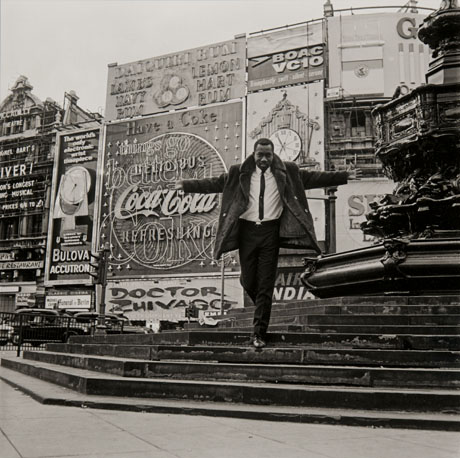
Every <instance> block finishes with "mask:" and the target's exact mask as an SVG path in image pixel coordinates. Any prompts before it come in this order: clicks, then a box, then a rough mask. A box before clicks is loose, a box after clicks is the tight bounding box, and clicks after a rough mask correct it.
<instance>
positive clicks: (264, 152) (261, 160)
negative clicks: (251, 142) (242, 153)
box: [254, 145, 273, 172]
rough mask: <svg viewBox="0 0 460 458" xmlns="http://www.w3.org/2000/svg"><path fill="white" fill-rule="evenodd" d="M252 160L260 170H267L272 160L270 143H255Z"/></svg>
mask: <svg viewBox="0 0 460 458" xmlns="http://www.w3.org/2000/svg"><path fill="white" fill-rule="evenodd" d="M254 160H255V162H256V165H257V167H259V169H260V170H263V171H264V172H265V170H267V169H268V168H269V167H270V165H271V163H272V162H273V150H272V147H271V146H270V145H257V147H256V149H255V151H254Z"/></svg>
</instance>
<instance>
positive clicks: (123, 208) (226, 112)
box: [100, 103, 241, 279]
mask: <svg viewBox="0 0 460 458" xmlns="http://www.w3.org/2000/svg"><path fill="white" fill-rule="evenodd" d="M232 105H237V106H236V107H235V106H232ZM233 114H235V115H236V119H232V118H234V116H233ZM240 115H241V104H239V103H238V104H231V105H226V106H225V107H224V108H222V109H221V108H219V107H217V108H212V109H211V108H206V109H202V110H195V112H193V111H191V112H182V113H177V114H171V115H166V116H156V117H152V118H144V119H142V120H139V121H136V123H134V122H124V123H118V124H112V125H109V126H108V127H107V141H106V149H105V156H106V157H105V167H104V182H103V190H102V196H103V197H102V209H101V231H100V232H101V234H100V237H101V240H100V243H105V242H109V246H110V247H111V249H110V266H109V270H110V271H111V272H112V273H113V278H115V279H116V278H119V277H134V278H142V277H145V276H149V275H158V274H162V273H163V274H168V275H169V274H186V273H200V274H204V273H206V272H218V271H219V266H217V265H216V263H215V261H214V260H213V256H212V252H213V244H214V239H215V235H216V230H217V221H218V212H219V204H220V195H219V194H184V193H183V192H182V191H176V190H174V184H175V182H176V181H177V180H182V179H191V178H209V177H212V176H218V175H220V174H221V173H223V172H225V171H226V170H227V167H226V164H225V162H227V163H228V162H229V157H232V158H234V157H235V152H238V151H239V153H240V148H241V146H240V145H241V120H239V118H240ZM223 119H225V120H226V121H225V122H222V120H223ZM200 122H201V123H202V124H200ZM194 123H195V124H194ZM216 127H217V128H216ZM168 128H171V132H167V131H168ZM187 130H188V132H187ZM165 131H166V132H165ZM195 132H196V133H195ZM197 133H200V135H197ZM206 137H207V138H206ZM208 139H209V140H208ZM222 142H224V143H225V146H222V145H223V144H224V143H222ZM214 144H216V146H217V144H218V145H219V150H222V151H223V154H219V153H218V152H217V149H216V147H215V146H214ZM223 156H224V157H223ZM224 159H226V160H225V162H224ZM110 276H111V275H110V274H109V278H110Z"/></svg>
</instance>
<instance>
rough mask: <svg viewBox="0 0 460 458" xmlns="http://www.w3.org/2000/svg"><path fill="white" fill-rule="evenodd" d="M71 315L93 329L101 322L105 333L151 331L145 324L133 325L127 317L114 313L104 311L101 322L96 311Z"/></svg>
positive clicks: (145, 332)
mask: <svg viewBox="0 0 460 458" xmlns="http://www.w3.org/2000/svg"><path fill="white" fill-rule="evenodd" d="M73 317H74V319H75V320H76V322H77V323H85V324H86V325H87V326H92V327H93V329H95V328H96V327H99V326H101V324H103V326H104V330H105V332H106V333H107V334H122V333H123V334H149V333H151V332H153V331H152V330H151V329H150V328H148V327H146V326H136V325H133V324H132V323H131V322H130V321H129V319H128V317H126V316H124V315H119V314H115V313H106V314H105V315H104V319H103V323H101V321H102V317H101V315H100V314H99V313H96V312H78V313H75V314H74V315H73Z"/></svg>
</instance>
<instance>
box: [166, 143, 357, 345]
mask: <svg viewBox="0 0 460 458" xmlns="http://www.w3.org/2000/svg"><path fill="white" fill-rule="evenodd" d="M359 174H360V171H359V170H353V171H348V172H321V171H309V170H303V169H299V167H298V166H297V164H295V163H294V162H287V161H282V160H281V159H280V158H279V157H278V156H277V155H276V154H275V153H274V146H273V143H272V142H271V140H269V139H267V138H260V139H258V140H257V141H256V142H255V144H254V152H253V153H252V154H251V155H250V156H249V157H248V158H247V159H246V160H245V161H244V162H243V163H242V164H239V165H233V166H231V167H230V169H229V171H228V172H227V173H223V174H222V175H220V176H218V177H213V178H204V179H197V180H182V181H178V182H177V183H176V185H175V189H177V190H183V191H185V192H188V193H203V194H207V193H222V204H221V209H220V216H219V226H218V229H217V235H216V242H215V247H214V254H215V258H216V259H219V258H220V256H221V255H222V253H225V252H228V251H232V250H236V249H238V251H239V257H240V265H241V279H240V280H241V285H242V286H243V288H244V289H245V291H246V292H247V294H248V295H249V297H250V298H251V299H252V301H253V303H254V305H255V311H254V320H253V324H254V334H253V337H252V343H253V345H254V346H255V347H256V348H262V347H264V346H265V345H266V343H265V342H266V334H267V329H268V324H269V322H270V313H271V305H272V296H273V290H274V287H275V281H276V271H277V265H278V254H279V249H280V248H297V249H298V248H304V249H308V250H314V251H315V252H316V253H317V254H320V253H321V250H320V248H319V246H318V242H317V240H316V236H315V230H314V227H313V218H312V216H311V214H310V210H309V208H308V202H307V198H306V196H305V190H306V189H314V188H323V187H329V186H338V185H341V184H346V183H347V181H348V179H350V178H357V176H358V175H359Z"/></svg>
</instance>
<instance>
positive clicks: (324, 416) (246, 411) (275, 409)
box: [0, 366, 460, 431]
mask: <svg viewBox="0 0 460 458" xmlns="http://www.w3.org/2000/svg"><path fill="white" fill-rule="evenodd" d="M0 379H1V380H2V381H4V382H5V383H8V384H9V385H11V386H13V387H14V388H16V389H18V390H20V391H22V392H24V393H26V394H27V395H28V396H31V397H32V398H33V399H34V400H36V401H38V402H40V403H42V404H46V405H58V406H68V407H78V408H91V409H108V410H111V411H114V410H118V411H127V412H143V413H144V414H148V413H161V414H170V415H173V414H181V415H203V416H208V417H227V418H243V419H252V420H265V421H276V422H295V423H314V424H332V425H347V426H361V427H363V426H366V427H378V428H404V429H408V428H412V429H418V430H423V429H425V430H437V431H460V419H459V416H458V415H455V414H448V413H445V414H442V413H427V412H415V413H414V412H401V411H378V410H377V411H369V410H364V409H362V410H359V409H337V408H330V409H328V408H321V407H315V408H313V407H298V406H294V407H285V406H271V405H250V404H234V405H233V404H229V403H228V402H206V401H188V400H175V399H154V398H150V399H147V398H130V397H124V396H111V397H107V396H95V395H91V396H90V395H86V394H83V393H78V392H76V391H72V390H68V389H67V388H64V387H61V386H58V385H55V384H52V383H49V382H46V381H44V380H39V379H36V378H33V377H30V376H27V375H24V374H21V373H19V372H15V371H12V370H10V369H6V368H5V367H1V366H0Z"/></svg>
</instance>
